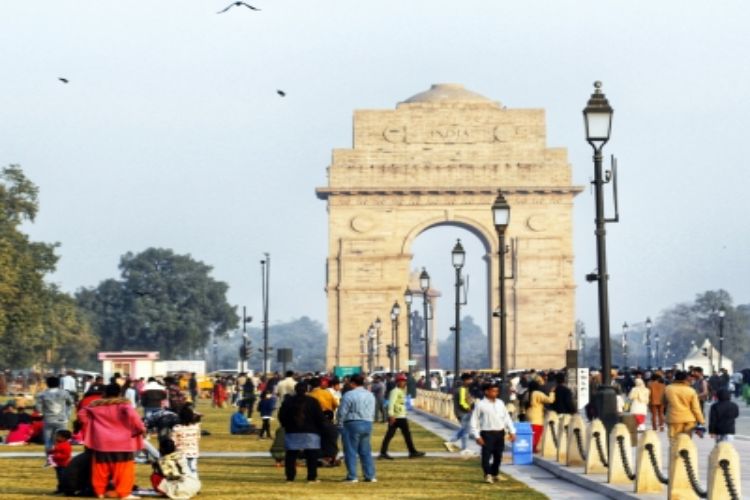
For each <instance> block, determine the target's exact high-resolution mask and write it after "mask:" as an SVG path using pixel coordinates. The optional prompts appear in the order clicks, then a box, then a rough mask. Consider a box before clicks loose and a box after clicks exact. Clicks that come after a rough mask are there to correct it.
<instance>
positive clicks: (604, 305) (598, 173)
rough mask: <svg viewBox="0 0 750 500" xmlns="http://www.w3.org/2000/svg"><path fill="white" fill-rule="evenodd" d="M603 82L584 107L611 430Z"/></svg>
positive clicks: (598, 403) (603, 401)
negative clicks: (591, 162) (591, 163)
mask: <svg viewBox="0 0 750 500" xmlns="http://www.w3.org/2000/svg"><path fill="white" fill-rule="evenodd" d="M601 87H602V84H601V82H596V83H594V93H593V94H592V95H591V98H590V99H589V101H588V103H586V107H585V108H584V110H583V118H584V123H585V126H586V141H587V142H588V143H589V144H590V145H591V147H592V148H593V149H594V181H593V184H594V187H595V193H596V231H595V234H596V263H597V272H596V273H595V275H594V276H593V277H592V278H589V279H593V280H594V281H596V282H597V285H598V302H599V354H600V357H601V365H602V383H601V384H600V385H599V388H598V390H597V393H596V394H595V395H594V406H595V408H596V410H597V415H599V418H601V420H602V422H603V423H604V426H605V427H606V429H607V431H609V430H611V429H612V427H614V425H615V423H617V397H616V395H615V389H614V387H612V353H611V347H610V337H609V295H608V291H607V281H608V280H609V275H608V273H607V240H606V237H607V230H606V223H607V219H606V218H605V216H604V184H605V183H606V182H608V179H607V180H605V178H604V175H603V172H602V159H603V156H602V149H603V148H604V145H605V144H606V143H607V141H609V135H610V132H611V131H612V114H613V112H614V110H613V109H612V107H611V106H610V105H609V101H607V98H606V96H605V95H604V94H603V93H602V91H601Z"/></svg>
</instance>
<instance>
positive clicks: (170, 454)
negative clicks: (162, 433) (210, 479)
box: [151, 439, 201, 498]
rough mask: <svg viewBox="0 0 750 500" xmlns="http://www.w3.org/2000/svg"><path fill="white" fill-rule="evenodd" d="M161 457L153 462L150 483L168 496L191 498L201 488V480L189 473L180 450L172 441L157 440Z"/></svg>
mask: <svg viewBox="0 0 750 500" xmlns="http://www.w3.org/2000/svg"><path fill="white" fill-rule="evenodd" d="M159 453H160V454H161V458H160V459H159V461H158V462H155V463H154V472H153V474H151V484H152V485H153V487H154V489H155V490H156V491H157V492H159V493H161V494H163V495H164V496H167V497H169V498H192V497H194V496H195V495H197V494H198V492H199V491H200V489H201V482H200V481H199V480H198V478H196V477H195V476H193V475H192V474H191V473H190V469H189V468H188V465H187V461H186V460H185V456H184V455H183V454H182V452H180V451H177V449H176V447H175V443H174V441H172V440H171V439H161V440H160V441H159Z"/></svg>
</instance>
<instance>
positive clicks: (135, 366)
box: [97, 351, 159, 381]
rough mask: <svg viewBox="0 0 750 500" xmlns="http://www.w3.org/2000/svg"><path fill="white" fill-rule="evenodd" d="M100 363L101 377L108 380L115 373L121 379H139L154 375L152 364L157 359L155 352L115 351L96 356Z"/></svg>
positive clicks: (157, 355) (157, 354)
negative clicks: (120, 376)
mask: <svg viewBox="0 0 750 500" xmlns="http://www.w3.org/2000/svg"><path fill="white" fill-rule="evenodd" d="M97 358H98V359H99V361H101V362H102V375H103V376H104V380H105V381H107V380H109V378H110V377H112V376H113V375H114V374H115V373H119V374H121V375H122V376H123V377H130V378H141V377H146V378H147V377H151V376H152V375H153V374H154V363H155V362H156V361H158V359H159V353H158V352H157V351H116V352H100V353H99V354H98V356H97Z"/></svg>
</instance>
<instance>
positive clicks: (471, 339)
mask: <svg viewBox="0 0 750 500" xmlns="http://www.w3.org/2000/svg"><path fill="white" fill-rule="evenodd" d="M455 339H456V332H454V331H451V333H450V335H448V338H446V339H445V340H443V341H441V342H439V344H438V359H439V360H440V368H442V369H443V370H450V371H453V365H454V363H455V361H454V360H455V359H456V353H455V346H456V340H455ZM460 347H461V368H462V369H480V368H488V367H489V366H490V364H489V359H488V357H487V335H485V334H484V332H482V328H481V327H480V326H479V325H477V324H476V323H474V318H473V317H471V316H464V317H463V319H461V346H460Z"/></svg>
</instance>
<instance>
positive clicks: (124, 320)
mask: <svg viewBox="0 0 750 500" xmlns="http://www.w3.org/2000/svg"><path fill="white" fill-rule="evenodd" d="M119 269H120V272H121V279H120V280H114V279H110V280H106V281H103V282H102V283H100V284H99V286H98V287H96V288H93V289H83V290H80V291H79V292H78V294H77V299H78V304H79V305H80V306H81V307H82V308H83V309H85V310H86V311H88V312H89V314H90V317H91V321H92V324H93V326H94V329H95V331H96V332H97V334H98V335H99V337H100V338H101V341H102V348H103V349H107V350H122V349H141V350H143V349H153V350H158V351H159V352H160V353H161V357H162V358H163V359H175V358H187V357H192V356H193V355H194V354H195V353H196V352H198V351H202V349H203V347H204V345H205V344H206V342H208V339H209V338H210V337H211V335H212V334H213V335H217V336H223V335H225V334H226V333H227V332H228V331H229V330H230V329H231V328H234V327H235V326H236V324H237V322H238V321H239V317H238V316H237V313H236V311H235V308H234V307H233V306H230V305H229V304H228V303H227V300H226V293H227V290H228V286H227V285H226V283H223V282H220V281H216V280H214V279H213V278H212V277H211V276H210V273H211V270H212V268H211V267H210V266H208V265H206V264H204V263H202V262H199V261H196V260H194V259H193V258H191V257H190V256H189V255H177V254H175V253H174V252H173V251H172V250H168V249H162V248H149V249H147V250H145V251H143V252H141V253H139V254H133V253H131V252H128V253H127V254H125V255H123V256H122V258H121V260H120V266H119Z"/></svg>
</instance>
